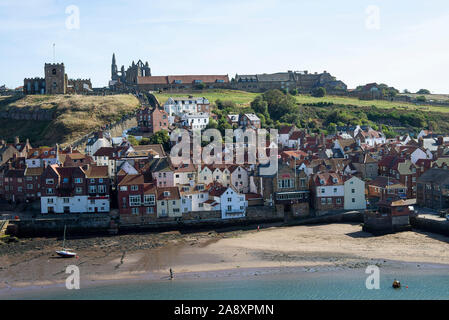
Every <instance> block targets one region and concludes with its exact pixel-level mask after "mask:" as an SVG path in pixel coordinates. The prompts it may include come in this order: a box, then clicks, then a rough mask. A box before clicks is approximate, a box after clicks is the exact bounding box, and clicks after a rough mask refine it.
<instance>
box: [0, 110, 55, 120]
mask: <svg viewBox="0 0 449 320" xmlns="http://www.w3.org/2000/svg"><path fill="white" fill-rule="evenodd" d="M54 115H55V112H54V110H53V109H41V108H39V107H22V108H19V107H10V108H8V110H1V111H0V118H1V119H10V120H35V121H51V120H53V119H54Z"/></svg>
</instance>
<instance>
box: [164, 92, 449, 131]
mask: <svg viewBox="0 0 449 320" xmlns="http://www.w3.org/2000/svg"><path fill="white" fill-rule="evenodd" d="M189 95H191V96H194V97H206V98H208V99H209V101H210V102H211V103H215V101H216V100H217V99H220V100H223V101H226V100H227V101H232V102H234V103H235V104H236V107H235V108H236V110H235V112H239V110H238V109H241V111H246V112H251V109H250V108H249V107H250V103H251V101H252V100H254V98H255V97H256V96H258V95H259V94H258V93H249V92H244V91H238V90H220V89H215V90H202V91H200V90H194V91H192V92H190V93H182V94H173V93H158V94H155V96H156V98H157V99H158V100H159V102H160V103H161V104H163V103H165V102H166V101H167V99H168V98H169V97H187V96H189ZM294 99H295V101H296V102H297V105H298V109H297V111H298V114H299V117H300V119H301V121H299V122H298V121H297V122H296V125H298V126H299V127H304V126H307V127H309V128H313V130H315V131H319V130H326V129H327V127H328V126H329V124H331V123H334V124H337V125H342V124H346V123H351V124H369V125H375V126H377V127H379V128H381V126H386V127H385V128H384V129H383V130H385V132H386V131H389V135H390V136H391V135H395V134H396V133H397V132H410V131H415V132H416V131H419V130H420V129H421V128H423V127H429V128H431V129H432V130H435V131H440V132H449V107H444V106H430V105H416V104H413V103H407V102H392V101H387V100H359V99H357V98H353V97H344V96H325V97H322V98H316V97H312V96H310V95H296V96H294ZM244 109H245V110H244Z"/></svg>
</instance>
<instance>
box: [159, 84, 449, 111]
mask: <svg viewBox="0 0 449 320" xmlns="http://www.w3.org/2000/svg"><path fill="white" fill-rule="evenodd" d="M154 95H155V96H156V98H157V99H158V101H159V103H160V104H161V105H162V104H164V103H165V102H166V101H167V99H168V98H169V97H188V96H193V97H205V98H207V99H209V101H210V102H211V103H214V102H215V101H216V100H217V99H220V100H229V101H233V102H235V103H236V104H237V105H239V106H242V107H246V106H249V104H250V103H251V101H253V100H254V98H255V97H256V96H257V95H259V93H252V92H245V91H239V90H220V89H215V90H202V91H199V90H198V91H192V92H191V93H181V94H180V93H155V94H154ZM295 99H296V101H298V103H299V104H314V103H319V102H331V103H333V104H336V105H346V106H360V107H372V106H375V107H377V108H383V109H391V108H397V109H407V110H421V111H433V112H445V113H448V112H449V108H448V107H439V106H430V105H419V106H418V105H415V104H413V103H406V102H392V101H387V100H359V99H357V98H352V97H342V96H326V97H323V98H315V97H312V96H310V95H303V94H301V95H297V96H295Z"/></svg>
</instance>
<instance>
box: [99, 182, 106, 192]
mask: <svg viewBox="0 0 449 320" xmlns="http://www.w3.org/2000/svg"><path fill="white" fill-rule="evenodd" d="M98 193H106V186H105V185H104V184H102V185H99V186H98Z"/></svg>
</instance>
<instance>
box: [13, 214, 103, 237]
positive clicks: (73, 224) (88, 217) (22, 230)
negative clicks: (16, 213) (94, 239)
mask: <svg viewBox="0 0 449 320" xmlns="http://www.w3.org/2000/svg"><path fill="white" fill-rule="evenodd" d="M11 223H12V224H14V225H16V226H17V227H16V230H17V236H20V237H24V236H42V235H44V236H46V235H59V236H62V235H63V233H64V226H67V234H94V233H106V232H107V230H108V229H109V226H110V225H111V217H110V216H109V215H99V214H95V215H93V214H71V215H60V216H58V217H57V218H40V219H30V220H18V221H11Z"/></svg>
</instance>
